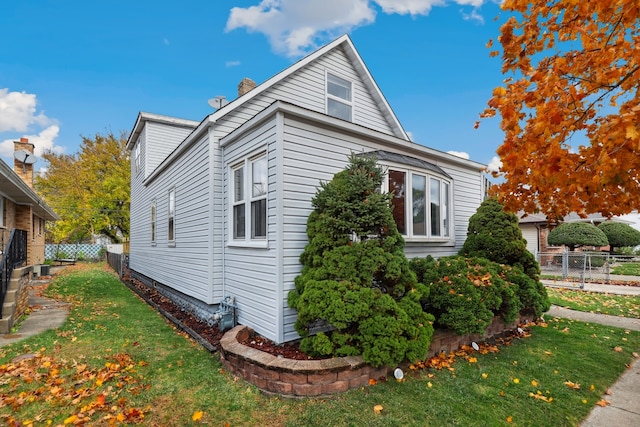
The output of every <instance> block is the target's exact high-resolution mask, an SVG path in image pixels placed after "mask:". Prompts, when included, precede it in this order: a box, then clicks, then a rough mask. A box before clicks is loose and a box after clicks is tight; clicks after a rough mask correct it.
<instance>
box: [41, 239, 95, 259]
mask: <svg viewBox="0 0 640 427" xmlns="http://www.w3.org/2000/svg"><path fill="white" fill-rule="evenodd" d="M44 249H45V250H44V257H45V259H60V258H62V259H77V260H79V261H83V260H99V259H103V258H104V255H105V253H106V248H105V247H104V246H103V245H99V244H88V243H78V244H74V243H68V244H65V243H60V244H47V245H45V247H44Z"/></svg>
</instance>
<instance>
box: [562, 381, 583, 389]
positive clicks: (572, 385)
mask: <svg viewBox="0 0 640 427" xmlns="http://www.w3.org/2000/svg"><path fill="white" fill-rule="evenodd" d="M564 383H565V384H566V385H567V387H569V388H572V389H574V390H580V384H578V383H574V382H572V381H565V382H564Z"/></svg>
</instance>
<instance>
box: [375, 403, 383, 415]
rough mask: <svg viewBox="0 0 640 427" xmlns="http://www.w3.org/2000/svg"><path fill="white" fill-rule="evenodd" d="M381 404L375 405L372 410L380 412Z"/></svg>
mask: <svg viewBox="0 0 640 427" xmlns="http://www.w3.org/2000/svg"><path fill="white" fill-rule="evenodd" d="M382 409H383V408H382V405H376V406H374V407H373V412H375V413H376V414H379V413H380V412H382Z"/></svg>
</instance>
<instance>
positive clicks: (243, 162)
mask: <svg viewBox="0 0 640 427" xmlns="http://www.w3.org/2000/svg"><path fill="white" fill-rule="evenodd" d="M262 158H265V159H267V170H268V158H267V152H266V150H264V149H261V150H256V151H254V152H252V153H251V154H250V155H248V156H245V157H243V158H241V159H236V160H235V161H233V162H230V163H229V167H228V168H227V169H228V171H227V173H228V176H229V179H228V197H227V199H228V209H227V218H228V220H227V236H228V238H227V246H228V247H243V248H259V249H266V248H268V247H269V217H268V215H269V188H268V182H269V177H268V176H267V191H266V194H265V195H264V196H260V197H252V192H251V186H252V184H253V176H252V175H251V174H252V173H253V171H252V168H251V166H252V164H253V162H254V161H256V160H259V159H262ZM240 167H243V168H244V187H243V189H244V199H243V200H244V206H245V211H244V212H245V221H244V226H245V233H244V238H239V239H238V238H235V237H234V234H233V225H234V224H233V223H234V215H233V207H234V206H235V205H236V204H237V203H236V202H235V201H234V191H235V181H234V177H235V174H234V171H235V170H237V169H238V168H240ZM260 199H265V200H267V202H266V205H267V208H266V213H265V215H266V216H267V218H266V221H267V229H266V235H265V237H260V238H254V239H252V238H251V224H252V221H253V219H252V217H251V202H253V201H256V200H260Z"/></svg>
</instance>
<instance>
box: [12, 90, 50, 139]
mask: <svg viewBox="0 0 640 427" xmlns="http://www.w3.org/2000/svg"><path fill="white" fill-rule="evenodd" d="M47 123H50V120H49V118H47V116H45V115H44V113H39V114H36V96H35V95H34V94H31V93H26V92H9V89H6V88H4V89H0V132H7V131H16V132H26V131H27V130H28V129H29V125H31V124H39V125H46V124H47Z"/></svg>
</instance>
